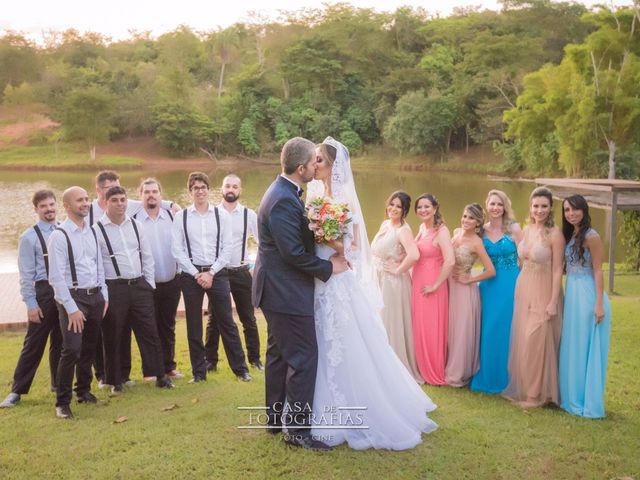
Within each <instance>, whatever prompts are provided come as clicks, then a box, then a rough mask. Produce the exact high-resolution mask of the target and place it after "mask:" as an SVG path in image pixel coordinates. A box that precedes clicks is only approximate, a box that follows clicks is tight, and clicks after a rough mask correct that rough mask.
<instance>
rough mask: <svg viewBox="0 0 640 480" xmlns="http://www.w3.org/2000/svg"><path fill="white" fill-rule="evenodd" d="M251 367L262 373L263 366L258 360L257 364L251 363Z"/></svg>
mask: <svg viewBox="0 0 640 480" xmlns="http://www.w3.org/2000/svg"><path fill="white" fill-rule="evenodd" d="M251 366H252V367H253V368H255V369H256V370H260V371H261V372H262V371H264V365H263V364H262V362H261V361H260V360H258V361H257V362H251Z"/></svg>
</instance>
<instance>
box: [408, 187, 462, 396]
mask: <svg viewBox="0 0 640 480" xmlns="http://www.w3.org/2000/svg"><path fill="white" fill-rule="evenodd" d="M415 211H416V214H417V215H418V217H419V218H420V220H422V225H420V230H419V232H418V236H417V237H416V243H417V245H418V250H419V251H420V259H419V260H418V261H417V262H416V264H415V266H414V267H413V280H412V293H411V301H412V316H413V341H414V344H415V351H416V362H417V364H418V370H419V371H420V375H421V376H422V378H424V380H425V382H427V383H429V384H431V385H444V384H445V383H446V381H445V377H444V366H445V362H446V360H447V334H448V330H449V326H448V324H449V290H448V288H447V278H448V277H449V275H450V274H451V270H452V269H453V265H454V264H455V259H454V256H453V247H452V246H451V235H450V234H449V229H448V228H447V226H446V225H445V224H444V220H443V218H442V215H441V214H440V206H439V204H438V201H437V200H436V198H435V197H434V196H433V195H431V194H429V193H425V194H423V195H421V196H420V197H418V199H417V200H416V203H415Z"/></svg>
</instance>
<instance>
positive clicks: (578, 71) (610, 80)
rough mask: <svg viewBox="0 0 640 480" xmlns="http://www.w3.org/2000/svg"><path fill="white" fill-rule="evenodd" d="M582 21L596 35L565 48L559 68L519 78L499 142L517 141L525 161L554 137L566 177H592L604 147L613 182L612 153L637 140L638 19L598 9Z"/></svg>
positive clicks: (639, 108)
mask: <svg viewBox="0 0 640 480" xmlns="http://www.w3.org/2000/svg"><path fill="white" fill-rule="evenodd" d="M585 21H587V22H590V23H591V24H594V25H598V26H599V28H598V30H596V31H594V32H593V33H591V34H590V35H589V36H588V37H587V39H586V40H585V41H584V42H583V43H581V44H579V45H570V46H568V47H567V48H566V55H565V57H564V59H563V60H562V62H561V63H560V65H559V66H545V67H543V68H542V69H541V70H539V71H538V72H536V73H533V74H530V75H529V76H527V77H526V79H525V90H524V92H523V94H522V95H521V96H520V97H519V98H518V101H517V104H516V106H515V108H513V109H511V110H510V111H508V112H506V113H505V117H504V118H505V121H506V122H507V124H508V125H509V127H508V130H507V132H506V134H505V138H507V139H511V140H515V141H518V142H521V143H522V144H523V146H524V148H523V153H525V155H526V154H527V150H528V149H529V152H528V153H529V154H533V153H534V145H536V144H538V145H540V142H541V139H543V138H550V134H553V136H554V137H555V138H556V139H557V158H558V163H559V164H560V166H561V167H562V168H563V169H564V171H565V172H566V173H567V174H568V175H584V174H591V175H598V174H599V173H600V171H601V170H602V169H601V166H600V158H601V157H600V156H599V155H598V153H599V151H600V150H602V149H605V150H606V151H607V152H608V155H607V164H608V177H609V178H615V177H616V155H617V154H618V153H619V152H620V151H624V149H626V148H637V144H638V143H639V142H638V141H639V140H640V136H639V134H638V132H640V99H639V98H638V80H639V79H640V57H639V55H640V37H639V34H638V31H637V30H638V27H637V26H636V23H637V22H638V19H637V16H636V15H635V12H633V11H631V9H620V10H618V11H611V10H608V9H604V10H602V11H601V12H599V13H597V14H592V15H587V16H586V17H585Z"/></svg>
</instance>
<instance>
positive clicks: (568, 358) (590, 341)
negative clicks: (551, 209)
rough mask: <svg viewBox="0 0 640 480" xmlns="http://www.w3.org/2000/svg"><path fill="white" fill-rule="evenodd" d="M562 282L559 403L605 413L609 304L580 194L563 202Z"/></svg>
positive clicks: (577, 411)
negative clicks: (564, 268) (564, 278)
mask: <svg viewBox="0 0 640 480" xmlns="http://www.w3.org/2000/svg"><path fill="white" fill-rule="evenodd" d="M562 209H563V217H562V231H563V233H564V238H565V240H566V241H567V242H568V243H567V246H566V248H565V259H566V262H567V286H566V290H567V291H566V295H565V302H564V317H563V324H562V340H561V342H560V372H559V377H560V406H561V407H562V408H563V409H564V410H566V411H567V412H569V413H571V414H573V415H579V416H581V417H588V418H602V417H604V386H605V377H606V374H607V357H608V354H609V336H610V333H611V307H610V305H609V298H608V297H607V295H606V294H605V293H604V287H603V284H604V280H603V278H602V251H603V248H602V240H601V239H600V236H599V235H598V234H597V233H596V231H595V230H594V229H592V228H591V217H590V216H589V205H587V202H586V201H585V199H584V198H583V197H582V196H580V195H572V196H570V197H568V198H567V199H565V201H564V202H563V204H562Z"/></svg>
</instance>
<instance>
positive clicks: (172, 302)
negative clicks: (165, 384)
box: [153, 277, 180, 373]
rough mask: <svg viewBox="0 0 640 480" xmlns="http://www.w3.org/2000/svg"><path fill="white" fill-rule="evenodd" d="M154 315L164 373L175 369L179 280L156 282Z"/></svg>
mask: <svg viewBox="0 0 640 480" xmlns="http://www.w3.org/2000/svg"><path fill="white" fill-rule="evenodd" d="M153 303H154V314H155V318H156V326H157V327H158V336H159V337H160V345H161V346H162V361H163V365H164V371H165V373H169V372H170V371H171V370H175V369H176V361H175V353H176V311H177V310H178V303H180V280H179V279H178V277H176V278H174V279H173V280H170V281H168V282H156V290H155V292H153Z"/></svg>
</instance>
